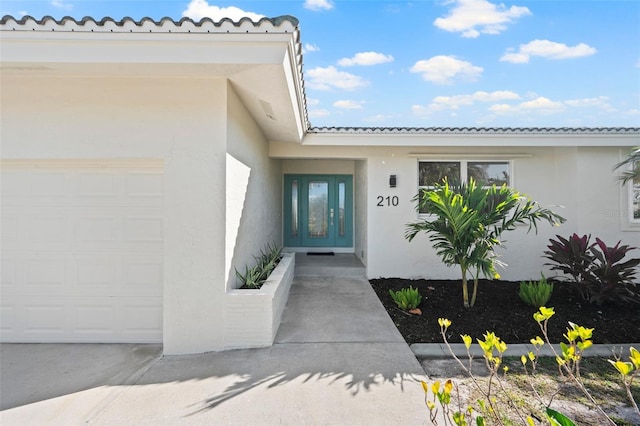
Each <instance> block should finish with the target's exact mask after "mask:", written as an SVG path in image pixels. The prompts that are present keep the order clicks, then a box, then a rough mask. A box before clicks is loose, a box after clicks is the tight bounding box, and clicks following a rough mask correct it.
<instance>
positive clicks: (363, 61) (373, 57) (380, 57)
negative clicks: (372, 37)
mask: <svg viewBox="0 0 640 426" xmlns="http://www.w3.org/2000/svg"><path fill="white" fill-rule="evenodd" d="M387 62H393V56H391V55H385V54H383V53H378V52H360V53H356V54H355V55H354V56H353V57H352V58H342V59H340V60H339V61H338V65H340V66H341V67H350V66H353V65H364V66H368V65H378V64H385V63H387Z"/></svg>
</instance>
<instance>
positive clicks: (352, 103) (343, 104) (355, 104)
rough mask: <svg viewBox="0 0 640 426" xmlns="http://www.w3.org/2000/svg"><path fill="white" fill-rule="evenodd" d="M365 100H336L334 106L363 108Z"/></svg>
mask: <svg viewBox="0 0 640 426" xmlns="http://www.w3.org/2000/svg"><path fill="white" fill-rule="evenodd" d="M363 104H364V101H352V100H348V99H344V100H339V101H335V102H334V103H333V106H334V107H336V108H342V109H362V105H363Z"/></svg>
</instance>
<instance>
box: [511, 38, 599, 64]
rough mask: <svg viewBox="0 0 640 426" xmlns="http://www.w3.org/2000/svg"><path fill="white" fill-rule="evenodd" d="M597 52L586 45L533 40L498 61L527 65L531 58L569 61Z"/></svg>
mask: <svg viewBox="0 0 640 426" xmlns="http://www.w3.org/2000/svg"><path fill="white" fill-rule="evenodd" d="M596 52H597V50H596V49H595V48H593V47H591V46H589V45H587V44H584V43H579V44H576V45H575V46H567V45H566V44H563V43H556V42H554V41H549V40H533V41H530V42H529V43H527V44H521V45H520V49H519V51H518V52H516V53H510V52H508V53H505V54H504V55H503V56H502V57H501V58H500V60H501V61H503V62H512V63H518V64H522V63H527V62H529V59H530V58H531V56H540V57H543V58H548V59H569V58H579V57H582V56H589V55H593V54H594V53H596Z"/></svg>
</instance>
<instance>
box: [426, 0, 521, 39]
mask: <svg viewBox="0 0 640 426" xmlns="http://www.w3.org/2000/svg"><path fill="white" fill-rule="evenodd" d="M453 3H454V4H455V6H454V7H453V9H451V10H450V11H449V15H447V16H446V17H444V18H437V19H436V20H435V21H434V22H433V24H434V25H435V26H436V27H438V28H440V29H442V30H445V31H450V32H459V33H462V36H463V37H467V38H476V37H478V36H479V35H480V34H481V33H482V34H499V33H501V32H502V31H504V30H506V29H507V24H509V23H512V22H513V21H514V20H515V19H517V18H520V17H521V16H526V15H531V11H530V10H529V9H528V8H526V7H524V6H511V7H510V8H509V9H507V8H506V7H505V5H504V4H493V3H490V2H489V1H487V0H454V2H453Z"/></svg>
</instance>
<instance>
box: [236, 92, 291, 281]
mask: <svg viewBox="0 0 640 426" xmlns="http://www.w3.org/2000/svg"><path fill="white" fill-rule="evenodd" d="M227 105H228V121H227V132H228V134H227V155H226V168H227V171H226V178H225V179H226V241H225V251H226V254H225V270H226V277H227V278H226V286H227V288H228V289H233V288H237V287H238V286H239V283H238V282H237V279H236V276H235V268H237V269H238V270H239V271H242V270H244V267H245V266H253V264H255V260H254V259H253V256H258V255H259V254H260V250H262V249H263V248H264V247H265V245H266V244H268V243H270V244H275V245H282V162H281V161H280V160H275V159H271V158H269V156H268V148H269V145H268V143H267V140H266V139H265V137H264V135H263V134H262V133H261V131H260V129H259V127H258V126H257V124H256V123H255V121H254V120H253V118H252V117H251V115H250V114H249V112H248V111H247V109H246V108H245V106H244V105H243V104H242V102H241V101H240V99H239V98H238V96H237V94H236V93H235V91H234V90H233V89H232V88H231V86H229V91H228V99H227Z"/></svg>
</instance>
